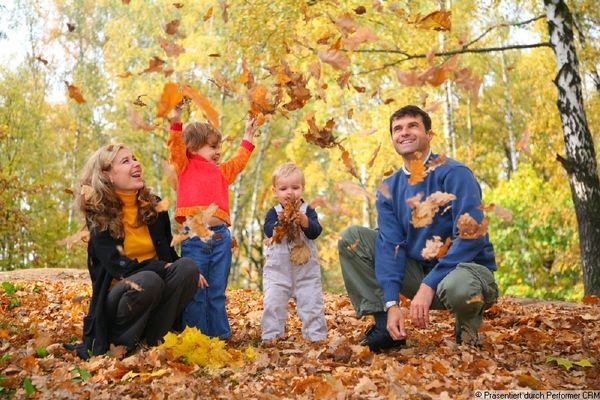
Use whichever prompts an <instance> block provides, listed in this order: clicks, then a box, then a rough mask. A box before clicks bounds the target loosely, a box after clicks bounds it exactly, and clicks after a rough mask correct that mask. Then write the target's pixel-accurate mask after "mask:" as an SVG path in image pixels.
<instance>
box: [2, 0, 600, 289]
mask: <svg viewBox="0 0 600 400" xmlns="http://www.w3.org/2000/svg"><path fill="white" fill-rule="evenodd" d="M567 4H568V6H569V9H570V11H571V13H572V15H573V18H574V22H575V26H576V29H577V30H576V34H575V38H574V39H575V45H576V49H577V55H578V57H579V73H580V74H581V77H582V96H583V103H584V105H585V109H586V114H587V117H588V123H589V127H590V130H591V134H592V137H593V139H594V141H595V142H597V141H598V133H597V129H595V127H596V126H597V123H598V119H599V118H600V98H599V96H598V94H599V93H600V77H599V72H598V71H599V66H600V64H599V61H600V40H599V39H600V30H599V26H600V24H599V22H600V9H599V7H597V4H596V1H595V0H576V1H569V2H567ZM545 15H546V9H545V6H544V4H543V2H541V1H539V2H536V1H531V2H529V1H527V2H522V1H511V0H507V1H496V0H485V1H472V0H464V1H460V2H452V3H450V2H449V1H408V0H405V1H402V0H398V1H395V2H394V1H389V2H388V1H379V0H363V1H350V0H348V1H346V0H320V1H319V0H307V1H304V0H303V1H300V0H278V1H271V0H252V1H242V0H234V1H231V0H230V1H227V2H226V1H224V0H214V1H208V0H207V1H186V0H182V1H180V2H173V1H162V0H157V1H153V2H145V1H135V0H132V1H126V0H123V1H116V0H94V1H91V0H68V1H62V0H41V1H38V0H31V1H20V0H16V1H14V2H12V3H11V4H8V5H2V4H1V3H0V16H1V17H0V18H1V23H0V26H2V28H0V47H2V49H3V50H2V52H3V53H5V56H6V54H9V53H8V52H9V46H7V45H6V44H7V43H14V42H15V37H14V35H15V34H16V33H18V37H17V38H16V40H17V42H18V43H19V48H20V51H21V52H22V54H24V57H22V59H17V58H15V59H16V60H18V61H17V62H12V60H11V61H10V62H8V61H5V62H4V63H3V65H0V106H1V107H0V270H13V269H22V268H41V267H63V268H64V267H71V268H85V245H84V244H83V243H81V242H80V241H76V240H75V239H74V238H77V237H78V236H77V233H78V232H79V231H80V229H81V227H82V225H83V223H82V221H81V219H80V218H79V216H78V215H76V213H74V211H73V208H72V200H73V193H75V192H77V191H78V190H79V188H78V187H76V182H77V176H78V173H79V171H80V169H81V167H82V165H83V162H84V160H85V159H86V157H88V156H89V155H90V154H91V153H92V152H93V151H94V150H95V149H97V148H98V147H99V146H101V145H103V144H106V143H109V142H112V143H115V142H123V143H125V144H126V145H128V146H129V147H130V148H132V149H133V151H134V152H135V153H136V155H137V156H138V158H139V159H140V160H141V162H142V165H143V166H144V167H145V168H144V175H145V180H146V183H147V185H149V186H150V187H152V188H153V189H154V190H155V191H156V192H157V193H158V194H159V195H160V196H162V197H163V198H168V199H170V204H171V207H172V206H173V205H174V203H175V191H174V190H173V188H172V186H171V185H170V184H169V172H168V170H167V169H165V168H164V164H165V160H166V159H167V149H166V136H167V128H168V123H167V121H166V119H165V118H164V116H161V114H164V111H165V107H166V108H168V107H169V104H168V103H169V96H170V92H169V88H176V90H175V91H183V90H184V88H185V87H186V85H187V87H188V89H185V90H188V91H189V93H191V94H193V95H194V96H195V100H196V101H194V102H192V104H191V106H190V109H189V115H188V116H187V117H188V120H206V119H208V120H211V121H212V122H213V123H214V124H217V125H219V127H220V129H221V130H222V132H223V133H224V135H225V136H226V137H227V139H226V141H225V143H224V155H223V159H226V158H227V157H228V156H229V155H231V154H232V153H233V152H234V151H235V148H236V147H237V144H238V142H239V140H240V139H241V136H242V133H243V127H244V123H245V119H246V117H247V114H248V112H250V113H252V114H253V115H255V116H258V117H259V119H260V123H261V127H260V128H259V131H260V134H259V136H258V137H257V138H256V140H255V143H256V144H257V149H256V150H255V152H254V155H253V156H252V158H251V159H250V162H249V164H248V166H247V167H246V169H245V170H244V172H243V173H242V174H241V175H240V176H239V178H238V180H237V181H236V182H235V184H234V185H233V186H232V192H231V214H232V220H233V224H232V233H233V236H234V237H235V239H236V241H237V248H236V249H235V252H234V262H233V266H232V273H231V286H232V287H251V288H260V287H261V277H262V273H261V272H262V271H261V268H262V264H263V252H262V244H263V239H264V236H263V233H262V229H261V227H262V221H263V219H264V216H265V214H266V211H267V210H268V209H269V208H270V207H272V206H273V204H274V201H275V199H274V197H273V196H272V194H271V173H272V171H273V169H274V168H275V167H276V166H277V165H279V164H280V163H282V162H284V161H287V160H290V161H293V162H295V163H297V164H299V165H300V166H301V167H302V168H303V169H304V172H305V175H306V190H305V196H304V197H305V200H306V201H308V202H311V203H312V204H313V205H315V206H317V211H318V213H319V217H320V220H321V224H322V225H323V227H324V232H323V234H322V235H321V237H320V238H319V239H318V246H319V257H320V260H321V265H322V268H323V283H324V288H325V290H327V291H330V292H336V291H340V290H342V288H343V283H342V280H341V273H340V268H339V261H338V256H337V240H338V238H339V234H340V232H341V231H342V230H343V229H344V228H345V227H347V226H349V225H351V224H361V225H365V226H371V227H374V226H375V218H376V214H375V210H374V194H375V192H376V190H377V188H378V187H380V186H378V185H379V182H380V181H381V179H382V178H383V177H384V176H385V175H386V174H388V173H389V172H390V171H391V170H395V169H397V168H398V167H399V166H400V165H401V164H400V158H399V156H398V155H396V154H395V153H394V151H393V147H392V146H391V143H390V139H389V130H388V124H389V116H390V115H391V113H392V112H393V111H394V110H396V109H397V108H399V107H401V106H403V105H405V104H410V103H412V104H417V105H420V106H422V107H423V108H425V109H426V110H428V111H429V112H430V113H431V115H432V118H433V130H434V131H435V133H436V136H435V138H434V141H433V149H434V151H436V152H439V153H443V154H445V155H447V156H449V157H452V158H456V159H458V160H460V161H462V162H464V163H465V164H467V165H468V166H469V167H471V169H472V170H473V171H474V172H475V174H476V176H477V178H478V179H479V181H480V182H481V185H482V189H483V196H484V202H485V203H486V204H492V203H493V204H495V205H497V206H498V209H500V207H502V208H503V209H507V210H510V212H511V214H512V218H498V217H497V216H496V215H494V214H493V213H490V226H489V234H490V236H491V240H492V242H493V243H494V245H495V249H496V254H497V258H498V265H499V270H498V273H497V275H496V277H497V280H498V282H499V285H500V287H501V291H502V293H503V294H505V295H518V296H529V297H542V298H558V299H567V300H579V299H581V297H582V295H583V284H582V272H581V257H580V250H579V241H578V227H577V220H576V217H575V212H574V205H573V200H572V197H571V191H570V188H569V181H568V177H567V173H566V172H565V169H564V168H563V165H561V163H560V162H558V161H557V155H560V154H564V152H565V150H564V148H565V145H564V137H563V132H562V128H561V118H560V114H559V111H558V109H557V105H556V103H557V88H556V86H555V84H554V82H553V80H554V79H555V77H556V75H557V67H556V57H555V55H554V53H553V50H552V48H551V47H549V46H548V41H549V39H548V24H547V21H546V17H545ZM171 94H172V92H171ZM171 98H172V96H171ZM172 105H173V104H171V105H170V106H171V107H172ZM73 235H75V236H73ZM65 238H68V239H67V240H65Z"/></svg>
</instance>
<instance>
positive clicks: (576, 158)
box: [544, 0, 600, 296]
mask: <svg viewBox="0 0 600 400" xmlns="http://www.w3.org/2000/svg"><path fill="white" fill-rule="evenodd" d="M544 4H545V6H546V13H547V21H548V31H549V33H550V44H551V45H552V49H553V50H554V54H555V55H556V64H557V69H558V74H557V76H556V79H555V80H554V83H555V84H556V86H557V88H558V102H557V104H558V110H559V112H560V118H561V122H562V128H563V135H564V140H565V149H566V157H565V158H563V157H561V156H560V155H557V158H558V160H559V161H560V162H561V163H562V165H563V167H564V168H565V170H566V171H567V174H568V176H569V185H570V187H571V197H572V198H573V203H574V205H575V214H576V216H577V224H578V228H579V243H580V245H579V246H580V251H581V261H582V269H583V286H584V292H585V294H586V295H596V296H600V246H599V245H598V243H600V181H599V179H598V167H597V163H596V152H595V150H594V143H593V139H592V135H591V133H590V129H589V126H588V122H587V118H586V115H585V109H584V107H583V97H582V91H581V76H580V75H579V61H578V59H577V53H576V51H575V44H574V41H573V16H572V15H571V12H570V11H569V8H568V7H567V5H566V4H565V2H564V1H563V0H544Z"/></svg>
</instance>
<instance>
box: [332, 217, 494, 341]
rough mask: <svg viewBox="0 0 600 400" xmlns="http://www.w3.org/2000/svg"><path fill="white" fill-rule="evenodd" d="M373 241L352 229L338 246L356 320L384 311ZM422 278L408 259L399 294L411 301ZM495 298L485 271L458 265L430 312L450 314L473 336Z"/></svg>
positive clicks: (371, 232)
mask: <svg viewBox="0 0 600 400" xmlns="http://www.w3.org/2000/svg"><path fill="white" fill-rule="evenodd" d="M376 238H377V231H374V230H372V229H369V228H365V227H362V226H351V227H349V228H347V229H346V230H344V231H343V232H342V239H341V240H340V241H339V243H338V250H339V254H340V263H341V266H342V276H343V278H344V284H345V285H346V291H347V292H348V296H349V297H350V300H351V301H352V305H353V306H354V309H355V311H356V314H357V315H358V316H363V315H366V314H374V313H376V312H381V311H383V310H384V307H383V306H384V305H383V291H382V290H381V287H380V286H379V283H378V282H377V279H376V278H375V269H374V262H373V258H374V255H375V240H376ZM425 275H426V271H425V269H424V267H423V266H422V265H421V264H419V263H418V262H417V261H415V260H412V259H407V261H406V268H405V272H404V281H403V283H402V290H401V293H402V294H403V295H404V296H406V297H408V298H410V299H412V298H413V297H414V296H415V294H416V293H417V290H418V289H419V286H420V285H421V283H422V281H423V278H424V277H425ZM497 297H498V286H497V285H496V282H495V280H494V275H493V273H492V272H491V271H490V270H489V269H488V268H486V267H485V266H483V265H479V264H476V263H460V264H458V265H457V267H456V269H455V270H454V271H452V272H450V273H449V274H448V275H446V277H445V278H444V279H443V280H442V281H441V282H440V284H439V285H438V287H437V291H436V295H435V297H434V299H433V302H432V304H431V308H432V309H435V310H440V309H447V310H449V311H450V312H452V313H454V314H455V316H456V320H457V323H459V324H460V326H461V327H462V328H464V329H466V330H467V331H470V332H471V333H474V332H477V330H478V329H479V326H480V325H481V320H482V316H483V311H484V310H486V309H487V308H489V307H491V305H492V304H494V303H495V302H496V299H497Z"/></svg>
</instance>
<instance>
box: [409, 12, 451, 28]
mask: <svg viewBox="0 0 600 400" xmlns="http://www.w3.org/2000/svg"><path fill="white" fill-rule="evenodd" d="M451 15H452V12H451V11H441V10H440V11H434V12H432V13H430V14H427V15H426V16H424V17H422V18H418V19H417V20H416V21H415V26H416V27H417V28H420V29H432V30H434V31H449V30H451V29H452V22H451V21H450V16H451Z"/></svg>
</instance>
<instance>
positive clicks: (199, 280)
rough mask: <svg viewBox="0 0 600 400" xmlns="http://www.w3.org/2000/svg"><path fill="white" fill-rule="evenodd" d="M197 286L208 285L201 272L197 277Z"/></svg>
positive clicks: (204, 286)
mask: <svg viewBox="0 0 600 400" xmlns="http://www.w3.org/2000/svg"><path fill="white" fill-rule="evenodd" d="M198 287H199V288H207V287H208V281H207V280H206V278H205V277H204V275H202V274H200V276H199V277H198Z"/></svg>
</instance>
